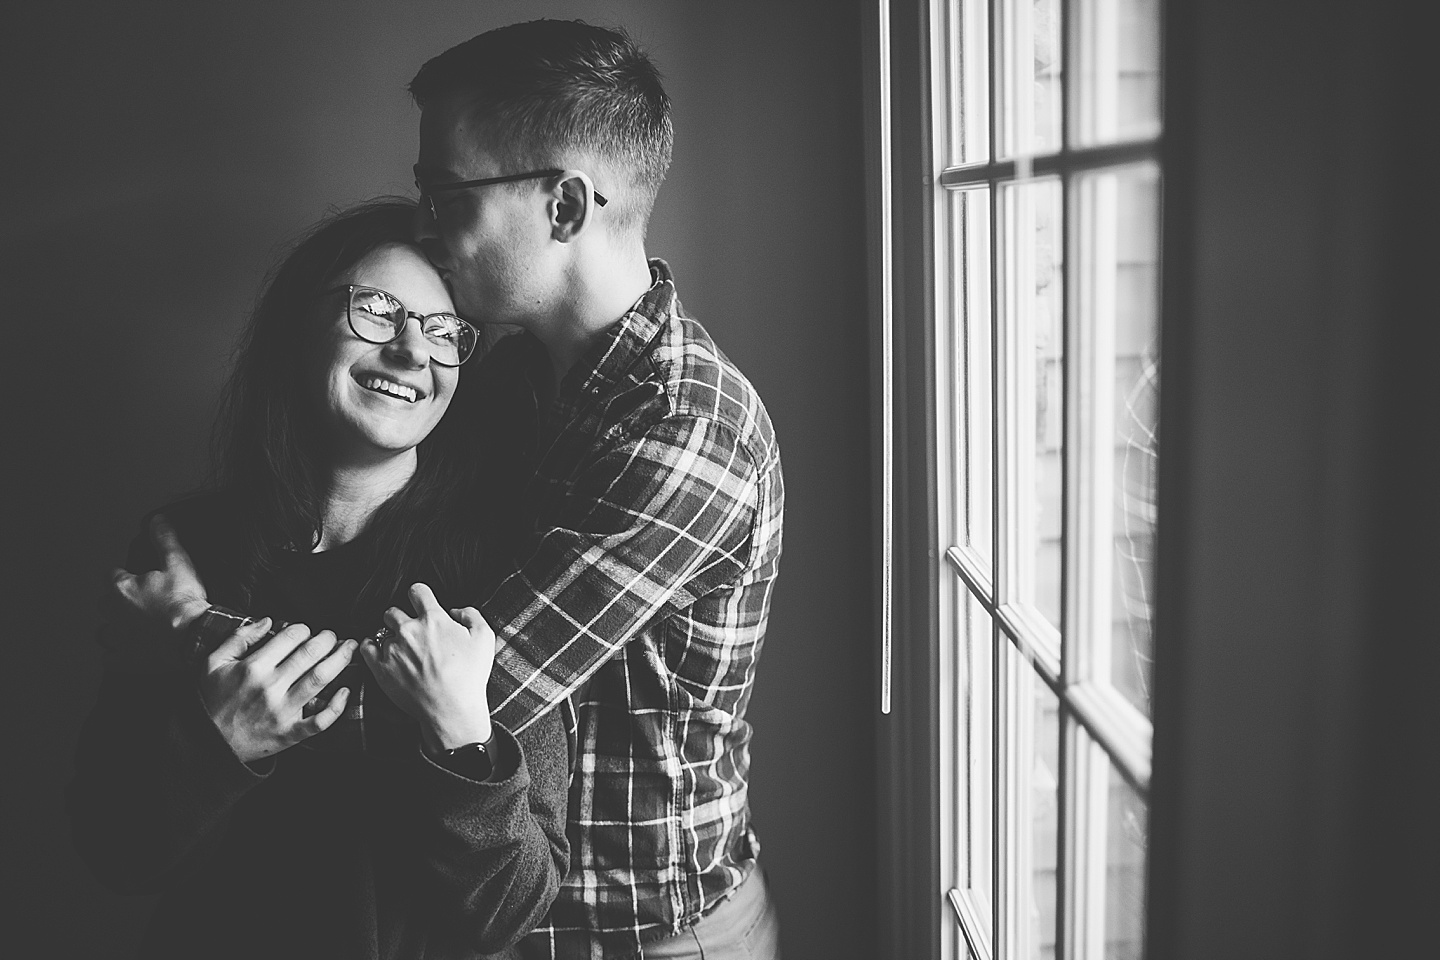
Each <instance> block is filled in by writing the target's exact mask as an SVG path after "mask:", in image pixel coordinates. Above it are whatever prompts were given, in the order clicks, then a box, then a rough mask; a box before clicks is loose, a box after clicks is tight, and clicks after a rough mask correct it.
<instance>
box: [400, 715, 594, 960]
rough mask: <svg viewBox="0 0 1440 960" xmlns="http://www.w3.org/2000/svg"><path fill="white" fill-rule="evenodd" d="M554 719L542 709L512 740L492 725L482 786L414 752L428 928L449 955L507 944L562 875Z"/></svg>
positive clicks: (561, 771)
mask: <svg viewBox="0 0 1440 960" xmlns="http://www.w3.org/2000/svg"><path fill="white" fill-rule="evenodd" d="M560 714H561V711H560V710H552V711H550V712H549V713H547V714H546V715H544V716H543V717H542V718H541V719H540V720H538V721H536V722H535V723H532V724H531V725H530V726H529V727H527V728H526V730H525V732H524V733H522V734H520V735H519V736H518V737H517V736H515V735H512V734H511V733H510V732H509V731H507V730H505V729H504V728H503V727H501V726H499V725H498V724H497V725H496V727H495V731H496V748H497V750H496V753H497V757H496V762H497V768H496V773H495V775H493V776H492V779H491V780H490V781H487V782H485V783H480V782H477V781H474V780H469V779H466V778H465V777H462V776H459V775H457V774H454V773H451V772H450V771H448V770H446V769H444V768H443V767H440V766H439V765H437V764H435V763H434V762H433V761H431V760H430V759H429V758H428V757H426V756H425V755H424V753H423V752H422V751H421V750H420V749H419V748H418V747H417V748H416V750H415V754H414V760H413V763H414V767H415V771H416V776H415V778H414V780H413V784H414V793H413V795H412V796H413V800H414V803H415V804H416V805H417V807H418V812H419V816H418V817H417V821H418V824H419V830H418V837H417V844H416V846H417V852H418V854H419V857H420V860H421V863H422V869H423V872H424V875H425V877H426V879H427V880H428V881H429V882H430V883H431V884H432V885H433V890H432V895H433V899H432V901H431V902H432V903H434V904H435V905H436V908H437V909H436V912H437V914H438V916H437V918H436V919H437V921H438V923H437V927H438V929H439V931H443V933H442V935H441V936H442V939H445V940H449V941H451V942H450V943H448V944H446V946H447V947H448V948H449V949H451V950H453V951H454V952H455V953H456V954H457V955H462V954H463V955H465V956H470V955H472V954H473V953H476V952H478V953H482V954H489V953H496V952H499V951H501V950H504V949H505V948H507V947H509V946H511V945H513V944H514V943H516V942H517V941H518V940H519V939H520V938H521V937H523V936H524V935H525V934H527V933H529V932H530V930H531V929H532V928H533V927H534V926H535V925H536V924H537V923H539V922H540V920H541V918H542V917H544V916H545V914H546V912H547V911H548V910H549V909H550V904H551V903H552V902H553V901H554V899H555V896H556V894H557V893H558V892H559V889H560V881H561V880H562V879H564V877H565V874H566V873H567V872H568V870H569V866H570V846H569V842H568V841H567V839H566V835H565V822H566V809H567V796H568V792H569V781H570V769H571V746H570V744H569V741H568V739H567V734H566V730H565V727H564V725H563V723H562V720H561V717H560ZM445 955H446V956H448V955H449V954H448V953H446V954H445Z"/></svg>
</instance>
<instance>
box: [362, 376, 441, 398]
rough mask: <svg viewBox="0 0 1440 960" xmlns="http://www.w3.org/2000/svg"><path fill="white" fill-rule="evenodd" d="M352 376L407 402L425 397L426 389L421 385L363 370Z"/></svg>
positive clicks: (383, 393) (369, 387)
mask: <svg viewBox="0 0 1440 960" xmlns="http://www.w3.org/2000/svg"><path fill="white" fill-rule="evenodd" d="M352 376H353V377H354V380H355V382H356V383H358V384H359V385H360V386H362V387H364V388H365V389H366V390H369V391H371V392H372V393H378V394H380V395H381V396H385V397H393V398H395V399H399V400H403V401H405V402H406V403H416V402H417V401H420V400H423V399H424V398H425V391H424V390H423V389H421V388H420V387H416V386H412V385H411V384H408V383H402V382H400V381H399V380H395V379H392V378H390V377H386V376H382V375H377V374H373V373H365V372H362V371H356V372H355V373H354V374H352Z"/></svg>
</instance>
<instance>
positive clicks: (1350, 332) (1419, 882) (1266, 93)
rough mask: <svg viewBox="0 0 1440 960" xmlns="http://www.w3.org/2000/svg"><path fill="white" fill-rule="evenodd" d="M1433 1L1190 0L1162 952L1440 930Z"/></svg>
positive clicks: (1166, 512)
mask: <svg viewBox="0 0 1440 960" xmlns="http://www.w3.org/2000/svg"><path fill="white" fill-rule="evenodd" d="M1421 11H1422V6H1421V5H1420V4H1416V3H1412V2H1409V0H1393V2H1391V0H1381V2H1377V3H1372V4H1365V5H1355V4H1345V3H1320V4H1316V3H1313V2H1307V3H1301V2H1277V3H1273V4H1254V3H1248V2H1245V0H1213V2H1209V3H1206V4H1191V5H1185V4H1180V3H1172V4H1170V5H1169V6H1168V7H1167V17H1168V19H1169V23H1168V25H1167V38H1166V46H1165V60H1166V71H1167V76H1166V103H1165V109H1166V146H1165V149H1166V156H1165V176H1166V186H1165V196H1164V203H1165V217H1166V226H1165V231H1166V233H1165V257H1166V265H1165V278H1166V281H1165V282H1166V292H1165V298H1166V299H1165V323H1166V326H1165V341H1164V344H1163V347H1162V353H1163V355H1164V357H1165V361H1164V362H1165V373H1164V387H1163V394H1162V411H1161V425H1160V435H1161V436H1162V437H1163V438H1164V439H1163V440H1162V444H1163V446H1164V451H1165V452H1164V454H1163V456H1162V457H1161V466H1160V470H1161V477H1160V496H1159V500H1160V504H1161V506H1160V509H1161V534H1160V541H1159V557H1158V564H1157V570H1158V572H1159V573H1158V579H1159V582H1158V584H1157V595H1158V611H1159V622H1158V624H1157V635H1158V636H1160V637H1161V638H1162V641H1161V642H1160V643H1159V644H1157V657H1156V681H1155V682H1156V699H1155V702H1156V705H1157V712H1156V721H1155V767H1154V780H1153V783H1152V790H1151V800H1152V816H1151V820H1150V829H1151V846H1150V889H1149V909H1150V915H1149V933H1148V945H1147V950H1148V955H1149V956H1152V957H1167V958H1169V957H1174V958H1177V960H1186V958H1197V960H1198V958H1202V957H1215V956H1225V957H1245V958H1248V957H1255V958H1264V960H1275V958H1290V957H1294V958H1301V957H1304V958H1307V960H1310V958H1331V957H1333V958H1341V957H1353V956H1375V957H1382V956H1384V957H1389V956H1408V955H1412V954H1416V953H1423V952H1424V949H1425V948H1424V947H1423V944H1425V943H1427V942H1430V941H1431V940H1432V939H1433V929H1432V927H1433V923H1432V922H1431V917H1432V916H1433V914H1434V905H1435V903H1436V902H1437V897H1440V874H1437V872H1436V870H1435V863H1436V859H1437V857H1440V830H1437V825H1436V819H1435V816H1434V809H1435V797H1436V796H1440V787H1437V782H1440V723H1437V722H1436V719H1437V712H1436V708H1435V704H1436V699H1435V686H1436V683H1437V682H1440V646H1437V644H1436V643H1435V634H1436V631H1435V613H1434V609H1435V605H1434V599H1433V598H1434V595H1435V583H1436V580H1437V578H1440V554H1437V553H1436V551H1435V549H1434V544H1435V542H1436V537H1437V536H1440V511H1437V499H1436V496H1435V491H1436V487H1437V484H1440V469H1437V466H1436V463H1437V458H1436V455H1435V448H1436V444H1435V425H1436V423H1437V422H1440V380H1437V378H1436V377H1435V374H1434V363H1435V360H1434V358H1435V356H1436V352H1437V350H1440V343H1437V340H1440V336H1437V326H1436V324H1435V322H1434V316H1435V309H1434V304H1433V301H1434V291H1433V287H1434V280H1433V276H1434V263H1435V258H1436V256H1437V253H1440V251H1437V249H1436V247H1437V242H1436V240H1437V235H1436V233H1435V229H1434V224H1435V219H1436V216H1437V203H1436V200H1437V190H1436V181H1435V177H1434V173H1433V171H1434V169H1435V164H1434V161H1435V159H1436V157H1437V150H1436V127H1435V124H1434V123H1433V122H1430V120H1429V119H1428V112H1427V111H1429V109H1430V108H1429V104H1431V103H1432V102H1433V97H1432V96H1431V95H1430V94H1431V91H1433V90H1434V87H1435V82H1434V77H1433V75H1432V72H1431V70H1430V69H1429V62H1430V61H1429V60H1428V59H1427V58H1426V55H1425V51H1426V50H1427V49H1428V47H1429V46H1430V44H1431V37H1432V34H1431V33H1430V31H1428V30H1426V29H1425V25H1424V24H1426V23H1428V21H1422V12H1421ZM1422 115H1423V116H1422Z"/></svg>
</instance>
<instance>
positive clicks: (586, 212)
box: [550, 170, 595, 243]
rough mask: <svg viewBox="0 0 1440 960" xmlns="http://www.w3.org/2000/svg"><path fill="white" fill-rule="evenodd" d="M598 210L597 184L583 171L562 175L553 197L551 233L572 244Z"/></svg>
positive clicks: (572, 171)
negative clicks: (596, 206) (596, 198)
mask: <svg viewBox="0 0 1440 960" xmlns="http://www.w3.org/2000/svg"><path fill="white" fill-rule="evenodd" d="M594 213H595V184H594V183H592V182H591V181H590V177H589V175H588V174H586V173H585V172H584V171H583V170H566V171H565V172H563V173H562V174H560V182H559V183H557V184H556V185H555V189H554V192H553V193H552V194H551V200H550V236H551V237H552V238H553V239H555V240H558V241H560V242H561V243H569V242H570V241H571V240H574V239H575V238H576V237H578V236H579V235H580V234H581V233H582V232H583V231H584V230H585V229H586V228H587V227H588V226H589V225H590V221H591V219H592V218H593V216H594Z"/></svg>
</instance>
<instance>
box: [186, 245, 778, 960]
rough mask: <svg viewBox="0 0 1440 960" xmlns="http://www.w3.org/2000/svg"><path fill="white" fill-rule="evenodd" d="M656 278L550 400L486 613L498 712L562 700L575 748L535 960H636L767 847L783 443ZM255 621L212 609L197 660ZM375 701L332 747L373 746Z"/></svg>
mask: <svg viewBox="0 0 1440 960" xmlns="http://www.w3.org/2000/svg"><path fill="white" fill-rule="evenodd" d="M651 271H652V274H653V275H654V277H655V283H654V285H653V286H652V287H651V288H650V290H649V291H648V292H647V293H646V294H645V296H644V297H642V298H641V299H640V301H639V302H638V303H637V304H636V305H635V306H634V307H633V308H632V309H631V310H630V312H628V313H627V314H626V315H625V316H624V317H623V318H622V319H621V320H620V321H619V322H618V323H617V324H615V325H614V326H613V327H611V328H610V329H609V330H608V331H607V332H606V334H605V336H604V337H603V339H602V341H601V342H600V343H598V344H596V345H595V347H594V348H593V349H592V350H591V351H590V352H589V353H588V354H587V355H586V356H585V357H584V358H582V359H581V361H580V362H579V363H578V364H576V366H575V369H574V370H572V371H571V373H570V374H569V375H567V376H566V378H565V381H564V382H563V383H562V384H561V385H560V389H559V393H558V395H557V396H556V397H555V399H554V401H553V402H552V403H551V405H550V408H549V410H548V411H547V412H546V414H545V417H544V421H543V423H542V425H541V429H540V435H539V438H538V447H537V452H536V461H537V468H536V473H535V476H534V477H533V478H532V480H531V481H530V483H529V485H528V487H527V490H526V493H525V496H524V504H523V505H522V506H521V509H522V510H524V511H525V513H526V515H527V516H528V517H529V518H530V519H531V520H532V526H531V530H532V533H533V536H532V537H531V538H530V543H529V544H528V552H527V554H526V555H525V556H523V557H521V558H519V559H518V561H517V563H516V565H515V568H514V570H513V572H512V573H510V574H509V575H508V576H507V577H505V578H504V579H503V580H502V581H501V582H500V583H499V584H498V585H497V586H495V588H494V590H493V593H492V594H491V595H490V596H489V599H487V600H485V601H484V602H483V603H481V604H479V606H480V608H481V610H482V612H483V613H484V614H485V617H486V619H487V620H488V621H489V622H490V623H491V624H492V625H493V626H494V628H495V630H496V633H497V635H498V638H499V641H500V645H499V647H498V649H497V651H496V656H495V666H494V669H493V672H492V674H491V678H490V697H491V704H492V707H493V715H494V719H495V721H496V722H497V723H499V724H501V725H502V726H504V727H505V728H506V729H508V730H510V731H511V732H513V733H519V732H521V731H522V730H524V729H525V727H527V726H528V725H529V724H530V723H531V722H533V721H534V720H535V718H537V717H539V716H540V715H542V714H543V713H545V712H546V711H547V710H550V709H554V708H560V709H562V710H563V712H564V714H565V719H566V723H567V726H569V727H570V728H571V732H572V734H574V735H575V736H576V737H577V739H578V751H577V758H576V766H575V770H574V772H573V775H572V778H571V787H570V805H569V822H568V825H567V834H568V835H569V840H570V852H571V865H570V873H569V875H568V876H567V877H566V878H565V880H564V881H563V882H562V884H561V888H560V891H559V894H558V896H557V898H556V900H555V902H554V904H553V905H552V907H551V909H550V912H549V914H547V916H546V917H545V919H544V920H543V921H542V923H541V925H540V926H539V927H538V928H537V929H536V930H535V931H534V932H533V933H531V934H530V935H529V936H528V937H526V938H525V940H524V941H523V942H522V951H523V954H524V956H526V957H552V958H557V960H558V958H572V957H573V958H579V957H585V958H602V960H606V958H612V957H634V956H637V955H638V954H639V952H640V945H641V944H642V943H643V942H645V941H647V940H651V939H657V938H660V937H664V936H668V935H670V934H673V933H675V932H678V931H679V930H680V929H682V928H683V927H686V926H689V925H690V924H692V923H694V922H695V921H696V920H697V919H698V918H699V917H700V916H701V915H702V914H704V913H706V912H708V911H709V910H710V908H712V907H714V906H715V905H716V904H718V903H719V902H720V901H722V900H724V899H725V898H726V897H728V896H729V895H730V894H731V893H733V892H734V890H735V889H736V888H738V887H739V885H740V883H741V882H742V881H743V880H744V879H745V878H746V877H748V876H749V874H750V871H751V870H752V869H754V866H755V861H756V857H757V856H758V853H759V843H758V841H757V839H756V837H755V834H754V831H753V830H752V829H751V825H750V815H749V803H748V774H749V766H750V751H749V744H750V725H749V724H748V723H746V722H745V709H746V707H747V706H748V704H749V702H750V694H751V690H752V688H753V683H754V679H755V666H756V661H757V659H758V657H759V654H760V648H761V645H762V643H763V641H764V638H765V623H766V618H767V617H768V615H769V611H770V594H771V590H772V588H773V586H774V583H775V577H776V573H777V570H778V562H779V559H780V532H781V522H782V515H783V506H784V483H783V480H782V478H781V473H780V454H779V448H778V447H777V446H776V443H775V436H774V432H773V430H772V428H771V425H770V418H769V415H768V414H767V413H766V411H765V407H764V405H763V404H762V403H761V402H760V398H759V396H758V395H757V394H756V393H755V390H754V388H753V387H752V386H751V385H750V383H749V381H747V380H746V379H745V377H744V376H743V375H742V374H741V373H740V371H739V370H737V369H736V368H735V366H734V365H733V364H732V363H731V362H730V361H729V359H727V358H726V357H725V355H724V354H722V353H721V352H720V350H719V348H717V347H716V346H715V343H714V341H713V340H711V339H710V336H709V334H708V333H706V332H705V330H704V328H703V327H701V326H700V324H698V323H697V322H695V321H694V320H691V319H688V318H686V317H685V316H684V314H683V312H682V309H681V306H680V302H679V299H678V298H677V296H676V293H675V284H674V281H673V279H672V278H671V275H670V271H669V268H668V267H667V266H666V264H665V263H664V262H663V261H660V260H652V261H651ZM497 351H499V352H500V353H502V354H503V348H497ZM494 359H495V360H496V361H497V362H499V363H503V362H504V360H503V358H502V357H501V356H497V357H496V358H494ZM246 620H248V618H242V617H239V616H238V615H236V614H231V613H230V612H228V611H225V610H223V609H222V608H212V609H211V610H210V611H209V612H207V614H206V615H205V616H203V617H202V618H201V619H200V620H199V621H197V623H196V624H195V626H194V632H193V634H192V637H193V643H194V647H193V649H192V654H193V655H195V656H197V657H198V656H199V655H201V654H202V653H203V650H205V649H209V648H210V647H213V646H214V644H215V643H217V642H219V641H220V640H222V639H223V638H224V637H225V636H228V635H229V633H230V632H231V631H233V630H234V629H235V627H236V626H237V625H238V624H239V623H240V622H245V621H246ZM363 693H364V690H363V685H362V689H361V690H359V691H357V695H356V696H355V697H354V698H353V701H354V702H353V704H352V705H351V706H350V707H349V709H347V711H346V717H345V718H343V721H342V723H340V724H337V725H336V726H337V727H341V726H343V727H345V731H343V732H344V733H346V734H347V735H346V736H344V737H333V738H331V740H332V741H333V744H332V746H333V747H335V748H342V749H363V743H364V736H363V725H362V722H361V721H362V717H363V703H364V696H363ZM327 732H328V731H327ZM318 739H319V738H317V740H318ZM347 744H348V745H350V746H346V745H347ZM316 746H317V747H319V746H321V745H320V744H316Z"/></svg>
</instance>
